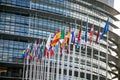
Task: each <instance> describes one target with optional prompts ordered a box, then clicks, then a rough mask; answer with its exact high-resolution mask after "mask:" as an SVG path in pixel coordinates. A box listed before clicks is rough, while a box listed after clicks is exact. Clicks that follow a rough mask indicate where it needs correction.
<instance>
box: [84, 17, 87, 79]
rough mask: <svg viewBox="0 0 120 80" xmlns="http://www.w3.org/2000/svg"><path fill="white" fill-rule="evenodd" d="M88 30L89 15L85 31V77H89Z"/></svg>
mask: <svg viewBox="0 0 120 80" xmlns="http://www.w3.org/2000/svg"><path fill="white" fill-rule="evenodd" d="M87 31H88V17H87V22H86V31H85V57H84V60H85V73H84V74H85V75H84V78H85V79H87Z"/></svg>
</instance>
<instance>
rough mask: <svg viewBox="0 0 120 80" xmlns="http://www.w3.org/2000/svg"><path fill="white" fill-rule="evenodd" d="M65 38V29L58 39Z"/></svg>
mask: <svg viewBox="0 0 120 80" xmlns="http://www.w3.org/2000/svg"><path fill="white" fill-rule="evenodd" d="M64 37H65V29H62V31H61V35H60V39H64Z"/></svg>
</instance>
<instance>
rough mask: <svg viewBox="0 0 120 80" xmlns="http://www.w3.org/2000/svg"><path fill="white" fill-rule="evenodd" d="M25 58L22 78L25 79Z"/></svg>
mask: <svg viewBox="0 0 120 80" xmlns="http://www.w3.org/2000/svg"><path fill="white" fill-rule="evenodd" d="M24 73H25V59H24V64H23V77H22V80H24V77H25V74H24Z"/></svg>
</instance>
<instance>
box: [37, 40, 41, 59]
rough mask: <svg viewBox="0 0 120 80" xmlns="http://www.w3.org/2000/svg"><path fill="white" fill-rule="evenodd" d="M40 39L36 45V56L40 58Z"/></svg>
mask: <svg viewBox="0 0 120 80" xmlns="http://www.w3.org/2000/svg"><path fill="white" fill-rule="evenodd" d="M40 47H41V46H40V40H39V41H38V46H37V58H38V59H40V56H41V53H40Z"/></svg>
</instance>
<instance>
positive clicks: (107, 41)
mask: <svg viewBox="0 0 120 80" xmlns="http://www.w3.org/2000/svg"><path fill="white" fill-rule="evenodd" d="M108 26H109V24H108ZM108 39H109V29H108V32H107V50H106V80H108Z"/></svg>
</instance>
